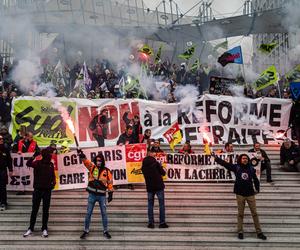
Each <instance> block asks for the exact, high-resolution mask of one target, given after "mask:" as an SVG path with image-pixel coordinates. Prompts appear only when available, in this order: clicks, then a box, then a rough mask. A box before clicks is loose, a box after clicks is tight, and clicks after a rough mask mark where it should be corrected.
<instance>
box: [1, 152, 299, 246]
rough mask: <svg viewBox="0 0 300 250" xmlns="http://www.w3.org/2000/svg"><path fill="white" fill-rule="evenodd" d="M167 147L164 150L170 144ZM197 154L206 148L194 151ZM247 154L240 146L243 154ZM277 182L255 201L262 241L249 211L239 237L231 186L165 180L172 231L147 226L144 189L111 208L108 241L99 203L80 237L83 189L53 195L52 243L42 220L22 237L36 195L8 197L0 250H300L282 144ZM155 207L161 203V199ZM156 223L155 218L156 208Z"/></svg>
mask: <svg viewBox="0 0 300 250" xmlns="http://www.w3.org/2000/svg"><path fill="white" fill-rule="evenodd" d="M164 149H167V147H166V146H165V147H164ZM194 149H195V151H196V152H199V150H202V147H199V146H198V147H196V148H194ZM243 149H245V150H246V149H249V147H248V146H243V147H241V148H239V149H238V150H243ZM266 149H267V152H268V154H269V156H270V158H271V160H272V171H273V172H272V177H273V180H274V184H269V183H266V180H265V173H263V175H262V178H261V193H260V194H259V195H257V196H256V198H257V209H258V213H259V216H260V221H261V224H262V229H263V231H264V233H265V234H266V236H267V237H268V239H267V240H266V241H262V240H258V239H257V238H256V235H255V233H254V226H253V222H252V218H251V215H250V211H249V208H248V207H246V210H245V212H246V216H245V219H244V229H245V239H244V240H238V239H237V237H236V213H237V207H236V201H235V195H234V194H233V193H232V190H233V184H232V183H167V184H166V194H165V196H166V213H167V223H168V224H169V225H170V228H169V229H158V228H155V229H148V228H147V227H146V225H147V199H146V191H145V187H144V185H136V188H135V190H133V191H132V190H128V189H119V190H117V191H116V192H115V193H114V200H113V202H112V203H111V204H110V205H109V207H108V213H109V227H110V232H111V234H112V239H111V240H106V239H104V238H103V236H102V224H101V219H100V213H99V208H98V206H96V207H95V211H94V214H93V218H92V224H91V228H90V229H91V232H90V235H89V237H88V238H87V240H80V239H79V236H80V234H81V232H82V230H83V221H84V216H85V212H86V203H87V201H86V198H87V193H86V191H84V190H72V191H59V192H54V193H53V198H52V204H51V208H50V219H49V238H47V239H44V238H42V237H41V232H40V231H39V229H40V226H41V217H40V216H39V218H38V222H37V225H36V232H35V234H34V236H32V237H29V238H26V239H24V238H23V237H22V234H23V233H24V232H25V230H26V229H27V227H28V224H29V217H30V211H31V194H30V193H28V194H26V195H25V196H16V195H15V193H14V192H9V195H8V202H9V209H8V210H6V211H4V212H0V249H238V248H239V249H241V248H242V249H253V248H259V249H266V248H272V249H282V248H287V249H292V248H298V249H299V248H300V174H299V173H286V172H281V171H279V169H278V167H279V165H278V164H279V147H278V146H268V147H267V148H266ZM156 208H157V202H156ZM156 218H158V213H157V210H156Z"/></svg>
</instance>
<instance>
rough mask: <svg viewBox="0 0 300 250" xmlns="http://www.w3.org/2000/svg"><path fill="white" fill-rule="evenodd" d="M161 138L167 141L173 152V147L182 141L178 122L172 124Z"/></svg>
mask: <svg viewBox="0 0 300 250" xmlns="http://www.w3.org/2000/svg"><path fill="white" fill-rule="evenodd" d="M163 136H164V137H165V138H166V139H167V141H168V143H169V144H170V148H171V150H172V151H174V147H175V146H176V145H177V144H179V143H180V142H181V140H182V135H181V131H180V128H179V125H178V122H176V123H174V124H173V125H172V126H171V127H170V128H169V129H168V130H167V131H166V132H165V133H164V134H163Z"/></svg>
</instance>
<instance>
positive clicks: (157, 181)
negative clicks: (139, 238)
mask: <svg viewBox="0 0 300 250" xmlns="http://www.w3.org/2000/svg"><path fill="white" fill-rule="evenodd" d="M155 154H156V153H155V152H154V151H152V150H151V151H150V152H149V153H148V156H146V157H145V158H144V160H143V164H142V172H143V175H144V178H145V181H146V188H147V193H148V228H154V215H153V206H154V196H155V195H156V196H157V198H158V202H159V228H168V227H169V226H168V225H167V224H166V220H165V194H164V189H165V185H164V182H163V179H162V176H164V175H166V172H165V170H164V169H163V167H162V166H161V164H160V163H159V162H158V161H157V160H156V159H155V158H154V156H155Z"/></svg>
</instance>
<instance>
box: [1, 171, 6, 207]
mask: <svg viewBox="0 0 300 250" xmlns="http://www.w3.org/2000/svg"><path fill="white" fill-rule="evenodd" d="M6 181H7V172H6V169H5V170H0V204H1V205H2V204H4V205H7V192H6Z"/></svg>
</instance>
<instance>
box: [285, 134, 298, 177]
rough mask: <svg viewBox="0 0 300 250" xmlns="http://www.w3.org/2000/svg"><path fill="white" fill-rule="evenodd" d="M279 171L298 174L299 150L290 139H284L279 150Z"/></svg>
mask: <svg viewBox="0 0 300 250" xmlns="http://www.w3.org/2000/svg"><path fill="white" fill-rule="evenodd" d="M280 165H281V170H284V171H288V172H297V171H299V172H300V148H299V146H297V145H296V144H295V143H294V142H292V141H291V140H290V139H288V138H286V139H285V140H284V142H283V144H282V145H281V148H280Z"/></svg>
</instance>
